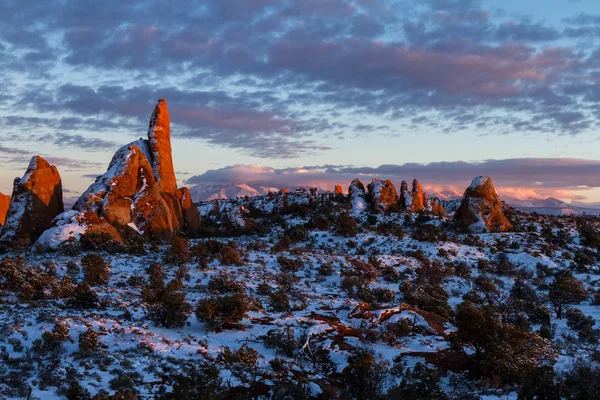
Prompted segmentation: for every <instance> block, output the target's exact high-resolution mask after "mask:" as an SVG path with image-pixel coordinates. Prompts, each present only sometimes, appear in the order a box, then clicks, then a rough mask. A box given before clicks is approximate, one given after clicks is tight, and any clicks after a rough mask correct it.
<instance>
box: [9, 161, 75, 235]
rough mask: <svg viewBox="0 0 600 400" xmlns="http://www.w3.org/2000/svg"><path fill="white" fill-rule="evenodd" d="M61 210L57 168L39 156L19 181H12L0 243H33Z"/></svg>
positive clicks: (61, 201) (62, 207)
mask: <svg viewBox="0 0 600 400" xmlns="http://www.w3.org/2000/svg"><path fill="white" fill-rule="evenodd" d="M63 211H64V206H63V194H62V181H61V178H60V174H59V173H58V169H57V168H56V167H55V166H54V165H50V164H49V163H48V162H47V161H46V160H44V159H43V158H42V157H40V156H35V157H33V158H32V159H31V162H30V163H29V166H28V167H27V171H26V172H25V175H23V177H22V178H15V181H14V187H13V193H12V197H11V199H10V205H9V207H8V211H7V213H6V220H5V224H4V226H3V227H2V233H1V234H0V240H2V241H9V242H10V241H13V240H23V241H26V242H34V241H35V240H37V238H38V237H39V236H40V235H41V234H42V233H43V232H44V231H45V230H46V229H48V228H49V227H50V226H51V225H52V220H53V219H54V217H56V216H57V215H58V214H60V213H62V212H63Z"/></svg>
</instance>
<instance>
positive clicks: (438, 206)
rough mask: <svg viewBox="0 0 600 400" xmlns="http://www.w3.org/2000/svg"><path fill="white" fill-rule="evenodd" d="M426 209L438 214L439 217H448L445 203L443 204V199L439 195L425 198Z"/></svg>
mask: <svg viewBox="0 0 600 400" xmlns="http://www.w3.org/2000/svg"><path fill="white" fill-rule="evenodd" d="M425 210H426V211H427V212H430V213H432V214H433V215H437V216H438V217H441V218H444V217H446V210H445V209H444V205H443V204H442V201H441V200H440V199H438V198H437V197H431V198H428V199H426V200H425Z"/></svg>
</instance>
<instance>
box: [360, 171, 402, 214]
mask: <svg viewBox="0 0 600 400" xmlns="http://www.w3.org/2000/svg"><path fill="white" fill-rule="evenodd" d="M368 190H369V194H368V195H367V198H368V199H369V201H370V202H371V206H372V207H373V208H374V209H376V210H381V211H385V210H387V209H388V207H390V206H392V205H394V204H396V199H397V198H398V194H397V193H396V188H395V187H394V184H393V183H392V181H390V180H385V181H384V180H380V179H377V178H375V179H373V181H372V182H371V183H370V184H369V185H368Z"/></svg>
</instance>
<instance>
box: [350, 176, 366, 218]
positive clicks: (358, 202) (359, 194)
mask: <svg viewBox="0 0 600 400" xmlns="http://www.w3.org/2000/svg"><path fill="white" fill-rule="evenodd" d="M365 197H366V194H365V185H363V184H362V182H361V181H360V180H358V179H355V180H353V181H352V182H351V183H350V186H348V198H349V199H350V205H351V210H352V212H355V213H360V212H363V211H366V210H367V201H366V199H365Z"/></svg>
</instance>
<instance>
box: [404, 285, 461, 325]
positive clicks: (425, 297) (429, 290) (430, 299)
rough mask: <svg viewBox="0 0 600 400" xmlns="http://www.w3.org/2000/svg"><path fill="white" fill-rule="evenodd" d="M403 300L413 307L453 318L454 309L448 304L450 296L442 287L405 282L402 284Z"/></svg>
mask: <svg viewBox="0 0 600 400" xmlns="http://www.w3.org/2000/svg"><path fill="white" fill-rule="evenodd" d="M400 292H401V293H402V299H403V300H404V301H405V302H406V303H408V304H409V305H411V306H414V307H417V308H419V309H421V310H425V311H429V312H432V313H434V314H438V315H441V316H442V317H445V318H451V317H452V315H453V311H452V307H450V305H449V304H448V299H449V298H450V296H449V295H448V292H446V290H445V289H444V288H443V287H442V286H441V285H431V284H418V283H417V284H414V283H411V282H410V281H409V280H405V281H404V282H402V283H401V284H400Z"/></svg>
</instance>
